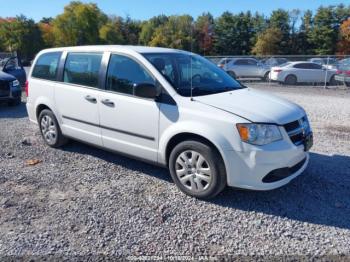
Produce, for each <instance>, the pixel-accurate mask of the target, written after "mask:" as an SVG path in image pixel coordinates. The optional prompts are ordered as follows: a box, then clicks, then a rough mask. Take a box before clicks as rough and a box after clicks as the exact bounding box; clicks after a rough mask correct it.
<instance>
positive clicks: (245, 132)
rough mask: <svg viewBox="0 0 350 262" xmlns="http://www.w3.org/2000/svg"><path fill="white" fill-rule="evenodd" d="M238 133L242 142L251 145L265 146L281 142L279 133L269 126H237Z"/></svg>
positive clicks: (276, 128)
mask: <svg viewBox="0 0 350 262" xmlns="http://www.w3.org/2000/svg"><path fill="white" fill-rule="evenodd" d="M237 129H238V133H239V135H240V137H241V139H242V141H243V142H246V143H249V144H253V145H259V146H261V145H266V144H270V143H272V142H274V141H278V140H282V135H281V132H280V130H279V128H278V126H276V125H271V124H237Z"/></svg>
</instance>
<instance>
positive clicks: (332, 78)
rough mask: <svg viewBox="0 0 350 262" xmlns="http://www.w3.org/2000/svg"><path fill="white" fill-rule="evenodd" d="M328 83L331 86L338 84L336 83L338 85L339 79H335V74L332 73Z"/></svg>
mask: <svg viewBox="0 0 350 262" xmlns="http://www.w3.org/2000/svg"><path fill="white" fill-rule="evenodd" d="M328 85H330V86H336V85H338V81H337V80H335V76H334V75H332V77H331V78H330V79H329V83H328Z"/></svg>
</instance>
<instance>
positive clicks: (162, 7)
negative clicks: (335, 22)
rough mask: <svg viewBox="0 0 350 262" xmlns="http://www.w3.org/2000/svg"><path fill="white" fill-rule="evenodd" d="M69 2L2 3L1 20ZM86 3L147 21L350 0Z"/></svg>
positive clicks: (48, 13)
mask: <svg viewBox="0 0 350 262" xmlns="http://www.w3.org/2000/svg"><path fill="white" fill-rule="evenodd" d="M69 2H70V1H69V0H21V1H19V0H12V1H8V0H0V17H12V16H16V15H19V14H24V15H25V16H27V17H29V18H33V19H34V20H35V21H39V20H40V19H41V18H42V17H55V16H56V15H58V14H60V13H62V12H63V8H64V6H65V5H66V4H68V3H69ZM82 2H93V3H97V5H98V6H99V8H101V9H102V11H103V12H105V13H106V14H108V15H118V16H122V17H125V16H127V15H129V16H130V17H131V18H133V19H138V20H146V19H149V18H151V17H153V16H155V15H159V14H165V15H180V14H190V15H192V16H193V17H197V16H198V15H200V14H202V13H203V12H208V11H209V12H210V13H211V14H213V15H214V17H217V16H220V15H221V14H222V13H223V12H224V11H230V12H233V13H238V12H240V11H248V10H250V11H251V12H256V11H258V12H260V13H263V14H265V15H267V16H268V15H270V13H271V12H272V10H275V9H278V8H283V9H286V10H292V9H296V8H298V9H300V10H306V9H311V10H316V9H317V8H318V7H319V6H321V5H324V6H328V5H337V4H341V3H343V4H346V5H350V0H342V1H337V0H168V1H166V0H88V1H85V0H83V1H82Z"/></svg>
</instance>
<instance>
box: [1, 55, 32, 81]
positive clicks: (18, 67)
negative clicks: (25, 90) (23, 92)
mask: <svg viewBox="0 0 350 262" xmlns="http://www.w3.org/2000/svg"><path fill="white" fill-rule="evenodd" d="M2 71H3V72H4V73H6V74H9V75H12V76H14V77H15V78H16V79H17V80H18V81H19V83H20V86H22V87H23V86H24V85H25V82H26V80H27V75H26V71H25V70H24V68H23V66H22V64H21V62H20V60H19V59H18V58H17V57H10V58H6V59H5V60H4V61H3V65H2Z"/></svg>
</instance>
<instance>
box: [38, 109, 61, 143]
mask: <svg viewBox="0 0 350 262" xmlns="http://www.w3.org/2000/svg"><path fill="white" fill-rule="evenodd" d="M39 127H40V132H41V135H42V137H43V139H44V141H45V142H46V144H48V145H49V146H51V147H60V146H63V145H64V144H66V143H67V141H68V139H67V138H66V137H64V136H63V134H62V131H61V128H60V126H59V125H58V122H57V119H56V117H55V115H54V114H53V113H52V111H50V110H48V109H44V110H43V111H41V112H40V114H39Z"/></svg>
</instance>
